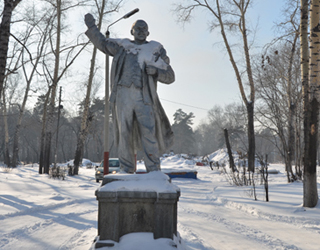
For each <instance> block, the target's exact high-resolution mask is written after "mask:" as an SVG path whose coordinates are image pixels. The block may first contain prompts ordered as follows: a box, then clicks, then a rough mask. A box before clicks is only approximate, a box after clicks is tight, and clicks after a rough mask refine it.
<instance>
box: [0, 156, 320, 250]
mask: <svg viewBox="0 0 320 250" xmlns="http://www.w3.org/2000/svg"><path fill="white" fill-rule="evenodd" d="M166 164H167V165H169V166H170V162H167V163H166ZM174 164H177V163H176V162H174V161H173V162H172V167H174ZM179 166H181V165H179ZM188 166H189V168H194V169H195V170H196V171H198V180H193V179H173V180H172V182H173V183H174V184H176V185H178V186H179V187H180V189H181V197H180V201H179V203H178V231H179V233H180V235H181V237H182V239H183V241H184V243H185V244H186V245H187V247H188V248H189V249H191V250H213V249H214V250H224V249H226V250H232V249H235V250H242V249H243V250H251V249H252V250H256V249H259V250H260V249H261V250H264V249H269V250H271V249H272V250H273V249H277V250H287V249H292V250H297V249H302V250H313V249H320V247H319V244H320V205H318V206H317V207H316V208H314V209H304V208H302V207H301V202H302V183H299V182H296V183H292V184H287V183H286V177H285V174H283V173H284V171H283V166H282V165H279V166H275V167H277V168H279V170H280V171H281V174H278V175H274V176H270V202H268V203H267V202H265V201H263V200H264V192H263V189H262V188H261V186H259V185H257V187H258V189H257V192H258V201H254V200H253V198H252V197H249V195H248V194H249V193H250V188H249V187H244V188H243V187H242V188H241V187H235V186H231V185H230V184H229V183H227V182H226V180H225V178H224V176H223V175H221V174H220V173H219V171H217V170H214V171H211V170H210V169H209V168H207V167H196V166H190V165H188ZM98 186H99V183H96V182H95V179H94V169H85V168H82V169H81V170H80V175H79V176H76V177H67V179H66V180H65V181H61V180H53V179H49V178H48V176H46V175H38V173H37V168H32V167H21V168H19V169H14V170H12V171H10V172H5V171H3V169H1V168H0V249H1V250H2V249H3V250H9V249H10V250H11V249H23V250H25V249H27V250H28V249H30V250H33V249H40V250H42V249H49V250H55V249H74V250H88V249H89V248H90V246H91V245H92V241H93V239H94V238H95V236H96V234H97V210H98V203H97V201H96V199H95V195H94V192H95V190H96V189H97V188H98ZM152 249H154V248H152ZM121 250H131V249H122V248H121ZM141 250H144V249H141ZM147 250H148V249H147ZM154 250H156V249H154ZM161 250H162V249H161ZM163 250H165V249H163Z"/></svg>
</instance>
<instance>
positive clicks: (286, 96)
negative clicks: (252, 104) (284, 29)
mask: <svg viewBox="0 0 320 250" xmlns="http://www.w3.org/2000/svg"><path fill="white" fill-rule="evenodd" d="M287 41H290V42H287ZM287 41H284V42H283V41H282V42H281V43H280V42H278V43H277V44H276V45H273V46H271V47H269V49H268V51H269V53H268V54H266V55H263V56H262V63H260V59H259V63H257V65H256V67H255V78H256V90H257V100H259V101H258V102H257V103H258V105H257V108H256V113H255V114H256V116H255V117H256V119H257V120H258V121H259V122H260V124H261V126H263V127H265V128H268V129H271V130H272V131H273V133H274V134H276V135H277V137H278V138H279V139H280V142H281V145H278V140H272V142H273V143H274V144H275V146H276V147H278V149H279V152H280V153H281V155H282V156H283V158H284V161H285V165H286V171H287V179H288V182H291V181H293V180H295V179H296V176H295V174H294V173H293V170H292V164H291V161H292V157H293V155H294V145H295V141H294V138H295V136H294V135H295V129H294V127H296V128H297V129H298V127H299V126H300V125H299V124H298V125H295V123H294V116H300V114H299V113H298V112H299V110H300V109H299V108H300V106H301V105H300V102H301V83H300V74H299V67H300V61H299V55H298V51H297V49H295V47H296V46H297V35H296V34H295V35H294V39H293V41H292V42H291V40H289V39H288V40H287ZM257 60H258V59H257Z"/></svg>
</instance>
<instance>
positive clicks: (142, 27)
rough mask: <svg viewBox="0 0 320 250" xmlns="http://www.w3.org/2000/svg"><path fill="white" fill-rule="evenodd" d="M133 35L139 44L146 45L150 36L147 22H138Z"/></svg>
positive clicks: (132, 32)
mask: <svg viewBox="0 0 320 250" xmlns="http://www.w3.org/2000/svg"><path fill="white" fill-rule="evenodd" d="M131 34H132V35H133V36H134V40H135V41H136V42H137V43H144V42H145V41H146V39H147V36H148V35H149V31H148V25H147V23H146V22H145V21H142V20H138V21H137V22H136V23H135V24H134V25H133V27H132V29H131Z"/></svg>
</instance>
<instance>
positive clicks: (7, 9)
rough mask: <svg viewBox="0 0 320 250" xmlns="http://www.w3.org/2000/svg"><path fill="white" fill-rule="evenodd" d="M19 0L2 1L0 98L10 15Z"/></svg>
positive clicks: (4, 72)
mask: <svg viewBox="0 0 320 250" xmlns="http://www.w3.org/2000/svg"><path fill="white" fill-rule="evenodd" d="M20 2H21V0H6V1H4V8H3V12H2V13H1V14H2V20H1V24H0V100H1V95H2V92H3V85H4V79H5V74H6V65H7V53H8V46H9V37H10V25H11V17H12V12H13V10H14V8H15V7H16V6H17V5H18V4H19V3H20Z"/></svg>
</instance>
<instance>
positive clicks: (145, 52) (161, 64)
mask: <svg viewBox="0 0 320 250" xmlns="http://www.w3.org/2000/svg"><path fill="white" fill-rule="evenodd" d="M85 24H86V25H87V27H88V30H87V31H86V35H87V36H88V37H89V39H90V40H91V42H92V43H93V44H94V45H95V46H96V47H97V48H98V49H99V50H101V51H102V52H103V53H106V54H108V55H110V56H113V62H112V67H111V76H110V78H111V79H110V87H111V95H110V98H109V102H110V104H111V107H112V119H113V125H114V133H115V134H114V135H115V136H114V138H115V143H116V145H118V149H119V160H120V168H121V170H123V171H125V172H127V173H133V172H134V167H135V148H140V149H141V150H142V151H143V152H144V159H145V166H146V169H147V171H148V172H150V171H157V170H160V159H159V157H160V154H161V153H163V152H164V151H165V150H166V149H167V148H168V147H170V146H171V145H172V143H173V133H172V130H171V125H170V122H169V120H168V118H167V116H166V114H165V112H164V110H163V108H162V106H161V103H160V101H159V98H158V95H157V92H156V89H157V81H159V82H162V83H166V84H170V83H172V82H174V72H173V70H172V68H171V66H170V60H169V57H168V56H167V54H166V50H165V49H164V48H163V46H162V45H161V44H160V43H158V42H156V41H147V40H146V39H147V36H148V35H149V31H148V25H147V23H146V22H145V21H143V20H137V21H136V22H135V23H134V24H133V25H132V28H131V34H132V35H133V37H134V40H129V39H111V38H108V39H107V38H106V37H105V36H104V35H103V34H101V32H100V31H99V30H98V28H97V26H96V25H95V19H94V18H93V16H92V15H91V14H86V15H85Z"/></svg>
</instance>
